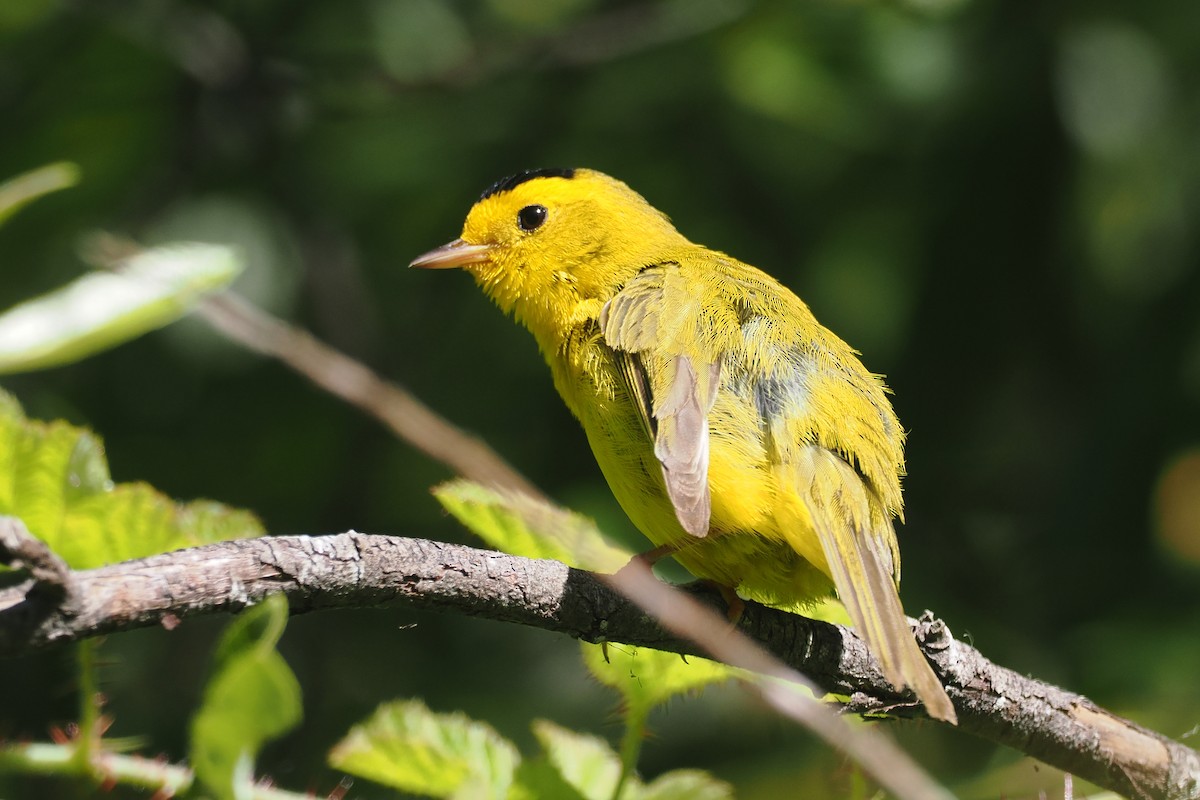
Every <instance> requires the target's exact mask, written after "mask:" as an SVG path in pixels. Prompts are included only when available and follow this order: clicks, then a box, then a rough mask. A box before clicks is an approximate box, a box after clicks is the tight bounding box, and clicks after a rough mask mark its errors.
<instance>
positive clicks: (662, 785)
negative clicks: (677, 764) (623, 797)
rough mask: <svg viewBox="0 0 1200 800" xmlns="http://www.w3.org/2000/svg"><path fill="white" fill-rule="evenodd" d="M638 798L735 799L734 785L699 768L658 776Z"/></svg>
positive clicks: (671, 799) (658, 799)
mask: <svg viewBox="0 0 1200 800" xmlns="http://www.w3.org/2000/svg"><path fill="white" fill-rule="evenodd" d="M637 800H733V787H732V786H730V785H729V784H728V783H726V782H725V781H722V780H718V779H716V778H714V777H713V776H712V775H709V774H708V773H707V772H703V771H701V770H698V769H679V770H675V771H674V772H668V773H666V774H663V775H660V776H658V778H656V779H655V780H653V781H651V782H650V783H649V784H647V785H646V786H645V787H643V788H642V789H641V791H640V792H639V793H638V797H637Z"/></svg>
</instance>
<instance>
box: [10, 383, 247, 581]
mask: <svg viewBox="0 0 1200 800" xmlns="http://www.w3.org/2000/svg"><path fill="white" fill-rule="evenodd" d="M0 514H7V515H10V516H14V517H19V518H20V519H21V520H22V521H23V522H24V523H25V525H26V527H28V528H29V530H30V532H31V533H32V534H33V535H34V536H37V537H38V538H39V539H41V540H42V541H44V542H46V543H47V544H48V545H50V548H51V549H52V550H54V551H55V552H56V553H58V554H59V555H60V556H62V557H63V559H65V560H66V562H67V563H68V564H69V565H70V566H71V567H73V568H74V569H90V568H92V567H97V566H100V565H102V564H106V563H112V562H116V561H127V560H129V559H133V558H141V557H143V556H148V555H152V554H154V553H163V552H166V551H168V550H175V549H178V548H181V547H191V546H194V545H198V544H206V543H208V542H214V541H218V540H223V539H232V538H245V537H253V536H261V535H262V534H263V530H262V525H261V524H260V523H259V521H258V520H257V519H256V518H255V517H254V515H253V514H250V513H249V512H247V511H241V510H237V509H232V508H227V507H225V506H222V505H220V504H219V503H214V502H211V501H207V500H203V501H196V502H193V503H188V504H179V503H176V502H174V501H172V500H171V499H169V498H168V497H166V496H165V495H163V494H161V493H159V492H158V491H156V490H154V489H153V488H151V487H150V486H148V485H146V484H144V483H123V484H115V485H114V484H113V482H112V480H111V478H110V477H109V472H108V464H107V462H106V461H105V458H104V445H103V444H102V443H101V441H100V439H99V438H98V437H97V436H96V435H95V434H93V433H91V432H90V431H88V430H85V429H83V428H76V427H74V426H73V425H69V424H67V423H66V422H62V421H55V422H38V421H35V420H28V419H26V418H25V415H24V414H23V413H22V411H21V407H20V405H19V404H18V403H17V402H16V400H15V399H14V398H13V397H12V396H11V395H8V394H6V393H5V392H3V391H0Z"/></svg>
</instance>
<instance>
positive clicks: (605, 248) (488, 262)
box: [411, 169, 688, 334]
mask: <svg viewBox="0 0 1200 800" xmlns="http://www.w3.org/2000/svg"><path fill="white" fill-rule="evenodd" d="M687 244H688V242H687V240H686V239H684V238H683V236H681V235H680V234H679V233H678V232H677V231H676V230H675V228H674V227H673V226H672V225H671V223H670V221H669V220H668V219H667V217H666V216H665V215H663V214H662V213H661V212H659V211H657V210H655V209H654V208H653V207H652V206H651V205H650V204H649V203H647V202H646V201H645V199H643V198H642V196H641V195H639V194H638V193H637V192H635V191H633V190H632V189H630V188H629V187H628V186H626V185H625V184H624V183H622V182H621V181H618V180H616V179H614V178H610V177H609V176H607V175H605V174H603V173H600V172H596V171H594V170H590V169H542V170H527V171H525V172H521V173H518V174H516V175H513V176H510V177H508V178H504V179H503V180H500V181H497V182H496V183H494V184H492V186H490V187H489V188H488V189H487V191H485V192H484V193H483V196H482V197H480V199H479V201H478V202H477V203H476V204H475V206H474V207H473V208H472V209H471V211H470V213H469V214H468V215H467V220H466V223H464V225H463V231H462V236H461V237H460V238H458V239H455V240H454V241H452V242H450V243H449V244H446V245H443V246H442V247H439V248H437V249H436V250H432V251H430V252H428V253H426V254H424V255H422V256H420V257H418V258H417V259H415V260H414V261H413V262H412V264H411V266H413V267H419V268H424V269H446V268H451V267H459V268H462V269H465V270H467V271H468V272H470V273H471V274H472V275H473V276H474V277H475V280H476V282H478V283H479V285H480V286H482V287H483V289H484V291H485V292H486V293H487V294H488V295H489V296H490V297H492V299H493V300H495V301H496V303H497V304H498V305H499V306H500V307H501V308H503V309H504V310H505V311H506V312H512V313H514V314H515V315H516V317H517V319H518V320H519V321H520V322H522V323H523V324H525V325H526V326H527V327H529V328H530V329H531V330H533V331H534V333H535V334H541V333H550V332H551V329H552V328H554V327H557V326H560V325H562V324H564V323H565V322H567V321H568V320H569V318H571V317H573V316H574V315H575V313H576V310H577V308H578V307H579V305H580V303H581V301H596V300H598V301H599V302H601V303H603V302H604V301H605V300H607V299H609V298H610V297H612V295H613V294H615V293H616V292H617V291H618V290H619V289H620V288H621V286H623V285H624V284H625V282H626V281H628V280H629V279H630V278H632V277H633V276H634V275H636V274H637V272H638V270H640V269H641V268H642V267H644V266H646V265H647V264H653V263H658V262H659V261H661V260H662V259H663V257H664V256H665V255H669V254H670V253H671V252H672V251H673V250H675V249H677V248H678V247H680V246H685V245H687ZM588 305H589V306H590V305H595V303H589V304H588ZM597 307H598V306H597Z"/></svg>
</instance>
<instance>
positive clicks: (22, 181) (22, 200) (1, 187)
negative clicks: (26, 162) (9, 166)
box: [0, 161, 79, 225]
mask: <svg viewBox="0 0 1200 800" xmlns="http://www.w3.org/2000/svg"><path fill="white" fill-rule="evenodd" d="M78 182H79V167H77V166H76V165H74V164H72V163H70V162H67V161H59V162H57V163H55V164H47V165H46V166H44V167H40V168H38V169H35V170H30V171H29V172H26V173H23V174H21V175H18V176H17V177H15V178H10V179H9V180H7V181H5V182H4V183H0V225H3V224H4V222H5V221H6V220H7V219H8V218H9V217H11V216H12V215H13V214H15V213H17V212H18V211H20V210H21V209H22V208H23V207H25V206H26V205H28V204H29V203H31V202H33V201H34V200H36V199H37V198H39V197H41V196H42V195H45V194H49V193H50V192H57V191H58V190H59V189H66V188H68V187H70V186H74V185H75V184H76V183H78Z"/></svg>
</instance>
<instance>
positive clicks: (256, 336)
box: [200, 293, 544, 499]
mask: <svg viewBox="0 0 1200 800" xmlns="http://www.w3.org/2000/svg"><path fill="white" fill-rule="evenodd" d="M200 313H201V314H202V315H203V316H204V318H205V319H206V320H207V321H208V322H209V323H210V324H211V325H212V326H213V327H214V328H216V329H217V330H218V331H220V332H221V333H223V334H224V335H225V336H227V337H229V338H230V339H233V340H234V341H235V342H237V343H238V344H241V345H242V346H244V347H246V348H248V349H250V350H254V351H255V352H258V353H262V354H264V355H269V356H273V357H275V358H277V359H279V360H280V361H282V362H283V363H284V364H287V365H288V366H289V367H291V368H292V369H294V370H296V372H299V373H300V374H301V375H303V376H304V377H306V378H308V379H309V380H310V381H312V382H313V383H315V384H316V385H317V386H320V387H321V388H322V389H324V390H325V391H327V392H329V393H330V394H333V395H336V396H337V397H340V398H342V399H343V400H345V401H346V402H347V403H350V404H351V405H352V406H355V407H357V408H359V409H361V410H363V411H365V412H366V413H367V414H369V415H370V416H372V417H375V419H377V420H379V421H380V422H382V423H383V424H384V425H386V426H387V427H388V428H390V429H391V430H392V432H393V433H395V434H396V435H397V436H398V437H400V438H401V439H403V440H404V441H407V442H409V443H410V444H412V445H413V446H414V447H416V448H417V449H419V450H421V451H422V452H424V453H425V454H426V455H428V456H429V457H430V458H433V459H435V460H436V461H440V462H441V463H443V464H445V465H446V466H448V467H450V468H451V469H453V470H454V471H455V472H457V473H458V474H460V475H462V476H464V477H467V478H470V479H471V480H474V481H478V482H479V483H483V484H486V485H488V486H496V487H500V488H505V489H513V490H515V491H518V492H522V493H524V494H527V495H529V496H530V497H536V498H540V499H544V495H543V494H542V493H541V491H539V490H538V488H537V487H536V486H534V485H533V484H532V483H531V482H530V481H528V480H527V479H526V478H525V477H524V476H523V475H521V473H519V472H517V471H516V470H515V469H513V467H511V466H510V465H509V464H508V462H506V461H505V460H504V459H503V458H501V457H500V456H499V455H497V453H496V451H494V450H492V448H490V447H488V446H487V445H486V444H485V443H484V442H482V441H480V440H479V439H477V438H475V437H473V436H470V435H468V434H467V433H465V432H463V431H462V430H461V429H459V428H458V427H456V426H454V425H452V424H450V423H449V422H447V421H446V420H445V419H444V418H442V417H441V416H439V415H438V414H436V413H434V412H433V411H432V410H430V408H429V407H428V406H426V405H425V404H424V403H422V402H421V401H420V400H418V399H417V398H416V397H414V396H413V395H412V394H411V393H410V392H408V391H406V390H405V389H403V388H401V387H400V386H397V385H396V384H394V383H389V382H387V381H385V380H383V379H382V378H380V377H379V376H378V375H376V374H375V373H374V372H372V371H371V370H370V369H368V368H367V367H365V366H363V364H361V363H360V362H358V361H355V360H354V359H352V358H350V357H349V356H346V355H345V354H343V353H340V352H338V351H337V350H334V349H333V348H332V347H330V346H329V345H327V344H324V343H323V342H320V341H318V340H317V339H315V338H313V337H312V336H311V335H309V334H308V333H306V332H305V331H302V330H300V329H299V328H295V327H293V326H291V325H288V324H287V323H286V322H284V321H283V320H280V319H278V318H276V317H273V316H271V315H270V314H267V313H266V312H265V311H262V310H261V309H258V308H256V307H254V306H252V305H250V304H249V303H247V302H246V301H245V300H243V299H242V298H240V297H238V296H237V295H235V294H231V293H226V294H222V295H218V296H216V297H211V298H209V299H208V300H206V301H205V302H204V303H203V304H202V305H201V306H200Z"/></svg>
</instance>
